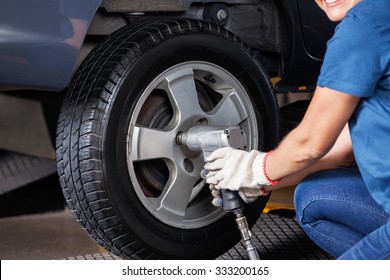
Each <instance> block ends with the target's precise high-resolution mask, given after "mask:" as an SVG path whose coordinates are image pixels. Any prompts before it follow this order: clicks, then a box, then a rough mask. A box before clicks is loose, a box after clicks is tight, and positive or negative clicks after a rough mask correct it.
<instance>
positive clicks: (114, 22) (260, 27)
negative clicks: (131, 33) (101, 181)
mask: <svg viewBox="0 0 390 280" xmlns="http://www.w3.org/2000/svg"><path fill="white" fill-rule="evenodd" d="M160 2H163V4H161V3H160ZM148 3H149V4H146V2H145V1H141V0H139V1H132V2H131V4H130V3H129V2H128V1H123V0H106V1H103V4H102V5H101V7H100V8H99V9H98V11H97V13H96V15H95V17H94V18H93V20H92V22H91V25H90V28H89V30H88V34H87V37H86V40H85V42H84V45H83V48H82V50H81V54H80V57H79V61H78V65H79V64H80V63H81V62H82V61H83V60H84V58H85V57H86V55H87V54H88V53H89V52H90V51H91V50H92V49H93V48H94V47H95V46H96V45H97V44H98V43H99V42H100V41H101V40H102V39H103V38H104V37H106V36H108V35H110V34H111V33H113V32H114V31H116V30H118V29H119V28H121V27H123V26H125V25H133V24H138V23H139V22H140V21H143V20H150V19H157V18H158V19H161V18H192V19H199V20H204V21H208V22H211V23H214V24H217V25H220V26H221V27H223V28H226V29H227V30H229V31H231V32H232V33H233V34H235V35H236V36H238V37H240V38H241V39H242V40H243V41H244V42H245V43H246V44H248V45H249V46H250V47H251V48H253V49H255V50H256V51H258V53H259V54H260V55H259V57H261V59H260V60H261V62H262V64H263V66H264V67H265V68H266V69H268V72H270V73H275V72H278V71H279V68H280V61H281V59H280V54H281V53H282V51H283V49H282V47H283V45H284V42H283V40H284V38H286V36H284V32H285V30H286V28H285V27H286V26H285V25H286V23H285V19H284V13H283V7H282V4H281V2H280V1H275V0H262V1H256V0H244V1H242V0H241V1H237V0H236V1H234V0H233V1H232V0H230V1H229V0H226V1H220V2H211V1H207V0H206V1H177V0H176V1H166V0H164V1H152V2H148ZM159 3H160V4H159ZM221 13H222V14H221ZM271 76H272V74H271Z"/></svg>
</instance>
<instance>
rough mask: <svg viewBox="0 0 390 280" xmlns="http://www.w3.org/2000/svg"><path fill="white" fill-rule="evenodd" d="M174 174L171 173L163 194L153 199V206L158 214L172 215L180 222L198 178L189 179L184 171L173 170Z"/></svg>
mask: <svg viewBox="0 0 390 280" xmlns="http://www.w3.org/2000/svg"><path fill="white" fill-rule="evenodd" d="M173 169H175V170H176V172H171V177H170V179H169V180H168V182H167V185H166V186H165V188H164V191H163V193H162V194H161V196H160V197H159V198H157V199H153V204H154V205H155V207H156V209H157V211H158V212H160V213H165V212H168V213H173V214H175V216H177V217H176V218H175V219H178V220H182V219H184V217H185V214H186V209H187V205H188V203H189V202H190V198H191V194H192V191H193V186H194V185H195V183H196V181H197V180H198V179H199V177H191V176H188V174H187V173H186V172H184V171H181V170H180V169H177V168H176V167H175V168H173Z"/></svg>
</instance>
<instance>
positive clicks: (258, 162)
mask: <svg viewBox="0 0 390 280" xmlns="http://www.w3.org/2000/svg"><path fill="white" fill-rule="evenodd" d="M271 152H272V150H271V151H269V152H268V153H260V154H259V155H258V156H257V157H256V159H255V160H254V162H253V166H252V168H253V173H254V174H255V179H256V181H257V183H258V184H259V185H260V186H274V185H276V184H278V183H279V182H280V180H273V179H271V178H270V177H269V176H268V175H267V171H266V168H267V165H266V160H267V157H268V155H269V154H270V153H271Z"/></svg>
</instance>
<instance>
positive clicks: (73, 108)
mask: <svg viewBox="0 0 390 280" xmlns="http://www.w3.org/2000/svg"><path fill="white" fill-rule="evenodd" d="M198 125H218V126H232V125H239V126H240V127H241V129H242V130H244V131H245V133H246V136H247V139H248V149H263V150H268V149H271V148H272V147H273V146H274V145H275V144H276V143H277V141H278V140H279V111H278V104H277V101H276V97H275V94H274V92H273V87H272V85H271V83H270V81H269V78H268V77H267V74H266V73H265V72H264V71H263V69H262V67H261V65H260V64H259V63H258V62H257V61H256V60H255V59H254V55H253V54H252V52H251V50H250V49H249V48H248V47H247V46H246V45H245V44H244V43H243V42H242V41H241V40H240V39H239V38H237V37H236V36H234V35H233V34H231V33H230V32H228V31H227V30H224V29H222V28H220V27H218V26H214V25H211V24H208V23H204V22H201V21H196V20H186V19H177V20H157V21H153V22H147V23H143V24H142V25H140V26H138V27H137V28H134V27H130V26H126V27H124V28H122V29H120V30H118V31H116V32H115V33H114V34H112V35H110V36H109V37H107V38H106V39H105V40H104V41H103V42H102V43H101V44H100V45H99V46H97V47H96V48H95V49H94V50H93V51H92V52H91V53H90V54H89V56H88V57H87V58H86V60H85V61H84V62H83V63H82V65H81V66H80V68H79V69H78V71H77V73H76V74H75V77H74V79H73V82H72V84H71V86H70V88H69V91H68V93H67V96H66V98H65V100H64V102H63V106H62V109H61V112H60V117H59V123H58V130H57V140H56V146H57V162H58V173H59V176H60V182H61V186H62V189H63V193H64V196H65V198H66V201H67V204H68V206H69V208H70V209H71V211H72V212H73V213H74V215H75V216H76V219H77V220H78V221H79V222H80V224H81V225H82V227H83V229H84V230H85V231H86V232H87V233H88V234H89V235H90V236H91V237H92V238H93V239H95V240H96V241H97V242H99V243H100V244H101V245H102V246H104V247H105V248H106V249H108V250H109V251H111V252H112V253H114V254H116V255H118V256H120V257H122V258H127V259H212V258H216V257H217V256H219V255H221V254H223V253H224V252H226V251H227V250H229V248H231V247H232V246H234V245H235V244H236V243H237V242H238V241H239V240H240V234H239V231H238V230H237V228H236V225H235V221H234V218H233V214H232V213H224V212H223V210H222V209H220V208H215V207H213V206H212V205H211V203H210V202H211V199H212V198H211V195H210V191H209V190H208V186H207V185H205V182H204V180H202V179H201V178H200V176H199V172H200V170H201V169H202V167H203V164H204V163H203V157H202V155H201V154H200V153H198V152H193V151H190V150H188V149H186V148H185V147H183V146H180V145H178V144H177V143H176V137H175V136H176V135H177V134H178V133H179V132H184V131H187V130H188V129H190V128H191V127H193V126H198ZM267 200H268V198H267V197H261V198H259V199H258V200H257V201H255V202H254V203H252V204H250V205H246V207H245V214H246V215H247V219H248V223H249V224H250V226H252V225H253V224H254V223H255V222H256V220H257V219H258V217H259V215H260V214H261V212H262V211H263V209H264V207H265V204H266V202H267Z"/></svg>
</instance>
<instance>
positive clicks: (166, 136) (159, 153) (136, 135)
mask: <svg viewBox="0 0 390 280" xmlns="http://www.w3.org/2000/svg"><path fill="white" fill-rule="evenodd" d="M132 138H133V142H132V143H131V151H129V156H130V157H131V159H132V161H140V160H151V159H162V158H165V159H170V160H172V161H174V156H173V145H174V141H175V135H174V134H173V132H172V131H162V130H158V129H151V128H147V127H139V126H136V127H134V131H133V137H132Z"/></svg>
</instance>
